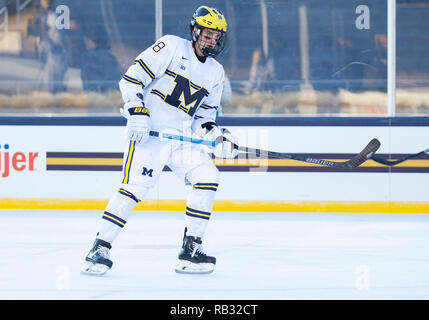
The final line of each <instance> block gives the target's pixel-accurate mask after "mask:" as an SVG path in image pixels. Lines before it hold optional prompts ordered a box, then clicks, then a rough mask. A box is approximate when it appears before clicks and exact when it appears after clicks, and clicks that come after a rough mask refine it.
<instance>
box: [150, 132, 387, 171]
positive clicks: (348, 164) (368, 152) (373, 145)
mask: <svg viewBox="0 0 429 320" xmlns="http://www.w3.org/2000/svg"><path fill="white" fill-rule="evenodd" d="M149 135H150V136H153V137H160V138H164V139H170V140H178V141H185V142H190V143H197V144H203V145H207V146H210V147H215V146H216V142H215V141H207V140H203V139H194V138H190V137H184V136H180V135H174V134H168V133H163V134H160V133H159V132H157V131H151V132H150V133H149ZM234 147H235V148H237V149H238V151H240V152H243V153H246V154H248V155H253V154H254V155H255V156H257V157H267V158H274V159H291V160H296V161H301V162H307V163H313V164H318V165H323V166H328V167H337V168H346V169H353V168H356V167H358V166H360V165H361V164H362V163H364V162H365V161H366V160H368V159H369V158H370V157H371V156H372V155H373V154H374V153H375V152H376V151H377V150H378V148H379V147H380V141H378V140H377V139H372V140H371V141H370V142H369V143H368V145H367V146H366V147H365V148H364V149H363V150H362V151H361V152H360V153H359V154H357V155H355V156H354V157H353V158H352V159H350V160H348V161H344V162H336V161H328V160H323V159H315V158H310V157H303V156H299V155H294V154H288V153H281V152H274V151H267V150H261V149H254V148H249V147H239V146H237V145H234Z"/></svg>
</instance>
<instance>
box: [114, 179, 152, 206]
mask: <svg viewBox="0 0 429 320" xmlns="http://www.w3.org/2000/svg"><path fill="white" fill-rule="evenodd" d="M148 191H149V187H146V186H142V185H136V184H121V185H120V186H119V190H118V192H119V193H120V194H122V195H124V196H127V197H129V198H130V199H133V200H134V201H135V202H136V203H137V202H139V201H141V200H143V199H144V198H145V197H146V194H147V193H148Z"/></svg>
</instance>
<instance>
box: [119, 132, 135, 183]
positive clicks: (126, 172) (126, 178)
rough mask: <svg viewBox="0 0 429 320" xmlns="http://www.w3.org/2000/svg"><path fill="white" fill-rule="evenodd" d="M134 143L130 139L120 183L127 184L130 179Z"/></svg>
mask: <svg viewBox="0 0 429 320" xmlns="http://www.w3.org/2000/svg"><path fill="white" fill-rule="evenodd" d="M135 144H136V142H135V141H134V140H131V142H130V147H129V148H128V155H127V160H126V162H125V168H124V179H123V180H122V183H125V184H127V183H128V182H129V180H130V170H131V162H132V161H133V156H134V150H135Z"/></svg>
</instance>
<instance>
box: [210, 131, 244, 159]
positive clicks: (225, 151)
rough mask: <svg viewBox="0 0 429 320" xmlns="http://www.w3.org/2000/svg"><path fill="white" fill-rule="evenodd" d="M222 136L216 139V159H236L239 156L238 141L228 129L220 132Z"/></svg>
mask: <svg viewBox="0 0 429 320" xmlns="http://www.w3.org/2000/svg"><path fill="white" fill-rule="evenodd" d="M220 131H221V132H222V135H221V136H219V137H218V138H216V140H215V141H216V147H215V148H214V150H213V154H214V155H215V157H216V158H235V157H236V156H237V155H238V145H237V144H238V141H237V138H236V137H234V136H233V135H232V134H231V132H229V131H228V129H225V128H222V129H221V130H220Z"/></svg>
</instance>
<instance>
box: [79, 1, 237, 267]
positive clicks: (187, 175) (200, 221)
mask: <svg viewBox="0 0 429 320" xmlns="http://www.w3.org/2000/svg"><path fill="white" fill-rule="evenodd" d="M226 31H227V23H226V20H225V17H224V15H223V13H222V12H221V11H219V10H217V9H215V8H210V7H208V6H201V7H199V8H198V9H197V10H196V11H195V13H194V14H193V16H192V19H191V22H190V32H191V40H190V41H189V40H186V39H182V38H179V37H177V36H173V35H165V36H163V37H161V38H160V39H158V41H156V43H155V44H154V45H152V46H151V47H149V48H147V49H146V50H145V51H143V52H142V53H141V54H140V55H138V56H137V58H136V59H135V62H134V64H133V65H131V66H130V67H129V69H128V70H127V72H126V73H125V74H124V75H123V77H122V79H121V80H120V82H119V87H120V90H121V93H122V97H123V100H124V102H125V104H124V107H123V109H121V113H122V115H123V116H125V117H126V118H127V126H126V133H127V138H128V140H127V145H126V150H125V153H124V164H123V179H122V182H121V184H120V186H119V190H118V192H117V193H116V194H115V195H114V196H113V197H112V198H111V199H110V201H109V203H108V205H107V207H106V209H105V212H104V214H103V217H102V220H101V225H100V228H99V230H98V233H97V236H96V239H95V242H94V244H93V247H92V249H91V250H90V252H89V253H88V255H87V256H86V259H85V261H86V267H85V269H84V270H83V271H82V272H83V273H86V274H94V275H101V274H104V273H105V272H106V271H107V270H109V269H110V268H111V267H112V261H111V260H110V249H111V248H112V243H113V241H114V240H115V238H116V237H117V235H118V234H119V232H120V231H121V230H122V228H123V227H124V226H125V224H126V222H127V220H128V216H129V214H130V213H131V211H132V209H133V208H134V206H135V205H136V204H137V203H138V202H139V201H141V200H143V199H144V198H145V196H146V194H147V192H148V191H149V190H150V189H151V188H153V187H154V186H155V184H156V182H157V180H158V178H159V175H160V174H161V172H162V170H163V168H164V166H165V165H166V164H167V165H168V166H169V168H170V169H171V170H172V171H173V172H174V173H175V174H176V175H177V176H178V177H179V178H180V179H181V180H182V181H184V182H185V181H186V182H188V183H190V184H191V185H192V189H191V191H190V193H189V195H188V197H187V201H186V215H185V231H184V237H183V244H182V248H181V250H180V252H179V256H178V263H177V266H176V269H175V270H176V272H179V273H210V272H212V271H213V268H214V265H215V264H216V258H215V257H212V256H209V255H207V254H205V253H204V250H203V248H202V238H203V236H204V233H205V230H206V227H207V223H208V221H209V219H210V216H211V211H212V206H213V202H214V197H215V193H216V190H217V188H218V184H219V171H218V169H217V168H216V166H215V165H214V163H213V160H212V159H211V157H210V156H209V154H208V153H207V151H206V149H204V147H202V146H200V145H198V144H189V143H188V144H186V143H183V142H177V141H175V142H173V141H162V140H159V139H157V138H154V137H150V136H149V132H150V131H151V130H154V131H159V132H168V133H171V134H178V135H189V134H194V135H198V136H199V137H201V138H203V139H205V140H211V141H218V142H219V143H218V144H217V145H216V147H215V148H214V149H213V150H212V152H213V154H214V155H215V157H218V158H219V157H220V158H234V157H236V156H237V154H238V151H237V149H235V148H234V144H235V143H236V139H235V137H233V136H232V134H231V133H230V132H228V131H227V130H225V129H222V128H219V127H218V126H217V124H216V109H217V107H218V106H219V105H220V100H221V95H222V90H223V81H224V69H223V67H222V66H221V65H220V64H219V63H218V62H217V61H216V60H215V59H214V58H215V57H216V56H217V55H218V54H219V53H220V52H221V51H222V50H223V48H224V46H225V41H226Z"/></svg>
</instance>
